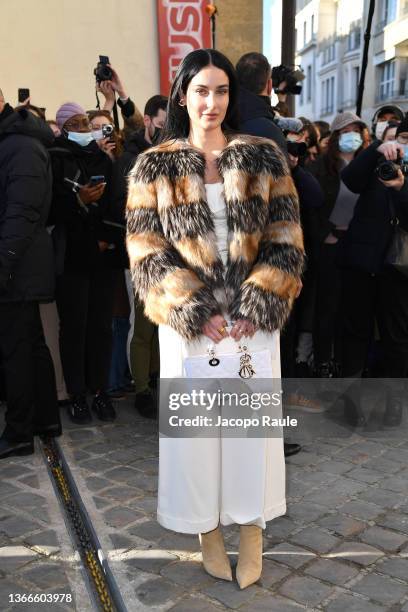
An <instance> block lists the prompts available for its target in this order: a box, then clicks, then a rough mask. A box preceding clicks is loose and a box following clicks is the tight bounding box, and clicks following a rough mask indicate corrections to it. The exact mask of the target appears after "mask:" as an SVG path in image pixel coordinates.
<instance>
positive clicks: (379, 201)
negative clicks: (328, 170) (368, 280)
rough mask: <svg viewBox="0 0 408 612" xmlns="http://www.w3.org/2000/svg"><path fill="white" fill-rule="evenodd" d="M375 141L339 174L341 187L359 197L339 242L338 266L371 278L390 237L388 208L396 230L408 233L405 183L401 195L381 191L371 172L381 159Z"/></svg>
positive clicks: (380, 264)
mask: <svg viewBox="0 0 408 612" xmlns="http://www.w3.org/2000/svg"><path fill="white" fill-rule="evenodd" d="M380 144H381V142H380V141H378V140H377V141H375V142H373V144H371V145H370V146H369V147H368V148H367V149H365V151H362V152H361V153H360V154H359V155H358V156H357V157H356V158H355V159H354V160H353V161H351V162H350V163H349V164H348V166H347V167H346V168H344V170H343V172H342V173H341V178H342V180H343V182H344V184H345V185H346V186H347V187H348V188H349V189H350V191H352V192H353V193H359V194H360V197H359V199H358V200H357V204H356V208H355V210H354V216H353V219H352V221H351V223H350V226H349V229H348V231H347V233H346V235H345V237H344V239H343V244H342V250H341V263H343V265H345V266H348V267H353V268H358V269H360V270H364V271H366V272H370V273H372V274H375V273H377V272H380V271H381V270H382V269H383V265H384V259H385V255H386V252H387V248H388V246H389V244H390V240H391V237H392V225H391V218H392V215H391V208H390V202H392V203H393V205H394V208H395V212H396V214H397V216H398V218H399V221H400V226H401V227H402V228H404V229H405V230H407V231H408V182H407V179H405V183H404V186H403V188H402V189H401V191H396V190H395V189H392V188H389V187H385V185H383V184H382V183H381V182H380V181H379V180H378V179H377V177H376V175H375V173H374V170H375V168H376V167H377V165H378V163H379V161H380V159H381V155H380V154H379V153H377V148H378V147H379V145H380Z"/></svg>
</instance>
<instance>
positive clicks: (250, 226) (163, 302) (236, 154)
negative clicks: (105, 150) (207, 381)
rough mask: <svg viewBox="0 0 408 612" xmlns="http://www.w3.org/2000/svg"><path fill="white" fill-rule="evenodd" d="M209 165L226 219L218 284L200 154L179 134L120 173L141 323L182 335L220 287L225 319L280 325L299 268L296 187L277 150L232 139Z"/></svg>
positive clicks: (193, 333) (216, 305)
mask: <svg viewBox="0 0 408 612" xmlns="http://www.w3.org/2000/svg"><path fill="white" fill-rule="evenodd" d="M217 163H218V169H219V173H220V176H221V177H222V180H223V182H224V198H225V204H226V211H227V223H228V245H229V255H228V262H227V269H226V273H225V280H224V277H223V273H224V268H223V264H222V261H221V258H220V255H219V253H218V252H217V247H216V238H215V234H214V222H213V218H212V213H211V211H210V208H209V206H208V204H207V201H206V190H205V184H204V171H205V159H204V156H203V154H202V153H201V152H200V151H198V150H197V149H195V148H194V147H192V146H191V145H190V144H188V143H187V142H186V141H184V140H177V141H169V142H168V143H162V144H160V145H158V146H156V147H154V148H151V149H149V150H148V151H146V152H145V153H143V154H141V155H140V156H139V157H138V159H137V161H136V164H135V166H134V168H133V170H132V172H131V173H130V177H129V195H128V200H127V249H128V253H129V258H130V267H131V271H132V277H133V282H134V286H135V290H136V293H137V294H138V295H139V298H140V299H141V300H142V301H143V302H144V304H145V313H146V315H147V316H148V317H149V319H151V321H153V322H154V323H156V324H166V325H170V326H171V327H173V328H174V329H175V330H176V331H177V332H178V333H179V334H181V335H182V336H183V337H184V338H186V339H189V340H191V339H193V338H195V337H197V336H199V335H200V334H201V329H202V327H203V325H204V323H205V322H206V321H208V319H209V318H210V317H211V316H213V315H215V314H221V313H222V311H223V310H224V308H225V305H223V304H222V303H220V301H219V299H218V294H219V289H221V288H223V287H225V288H226V294H227V300H228V304H227V311H228V313H229V316H230V317H231V318H232V319H240V318H246V319H249V320H250V321H252V322H253V323H254V324H255V326H256V327H257V328H258V329H261V330H263V331H267V332H272V331H274V330H277V329H281V328H282V327H283V325H284V323H285V321H286V320H287V318H288V316H289V313H290V310H291V307H292V305H293V301H294V299H295V296H296V293H297V290H298V288H299V285H300V276H301V273H302V270H303V263H304V248H303V234H302V229H301V226H300V222H299V204H298V197H297V192H296V189H295V186H294V184H293V181H292V178H291V175H290V172H289V169H288V166H287V163H286V160H285V159H284V157H283V155H282V153H281V152H280V150H279V149H278V147H277V146H276V145H275V144H274V143H273V142H272V141H271V140H267V139H265V138H258V137H254V136H240V135H238V136H232V137H230V139H229V142H228V144H227V146H226V148H225V149H224V150H223V152H222V153H221V155H220V156H219V158H218V160H217ZM224 294H225V292H224Z"/></svg>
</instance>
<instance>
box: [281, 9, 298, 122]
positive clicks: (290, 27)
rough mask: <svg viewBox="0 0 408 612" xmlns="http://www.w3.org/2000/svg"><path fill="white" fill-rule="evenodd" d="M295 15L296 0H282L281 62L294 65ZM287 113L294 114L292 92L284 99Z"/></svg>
mask: <svg viewBox="0 0 408 612" xmlns="http://www.w3.org/2000/svg"><path fill="white" fill-rule="evenodd" d="M295 16H296V0H282V64H284V65H285V66H294V64H295ZM286 104H287V105H288V107H289V115H290V116H291V117H293V116H294V113H295V100H294V98H293V95H292V94H289V95H288V97H287V99H286Z"/></svg>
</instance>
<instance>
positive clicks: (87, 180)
mask: <svg viewBox="0 0 408 612" xmlns="http://www.w3.org/2000/svg"><path fill="white" fill-rule="evenodd" d="M56 120H57V124H58V127H59V128H60V130H61V134H62V135H61V136H60V137H59V138H56V140H55V146H54V147H53V148H51V149H50V153H51V157H52V166H53V179H54V180H53V199H52V209H51V218H50V220H49V223H51V224H53V225H55V228H54V230H53V239H54V247H55V252H56V259H57V275H58V276H57V306H58V312H59V316H60V349H61V361H62V366H63V370H64V377H65V382H66V386H67V390H68V393H69V395H70V398H71V405H70V406H69V409H68V414H69V417H70V418H71V420H72V421H73V422H74V423H80V424H81V423H89V422H90V421H91V419H92V417H91V413H90V410H89V407H88V404H87V400H86V393H87V391H88V390H89V391H91V392H92V393H93V394H94V400H93V405H92V409H93V410H94V412H95V413H96V414H97V416H98V418H99V419H101V420H103V421H113V420H114V419H115V416H116V415H115V410H114V408H113V406H112V404H111V401H110V399H109V397H108V396H107V394H106V390H107V388H108V376H109V366H110V359H111V344H112V309H113V294H114V287H115V283H116V276H117V271H116V270H115V269H114V266H113V265H112V258H114V252H115V249H114V244H113V243H114V242H115V232H114V231H113V228H112V227H111V226H109V225H107V224H106V223H105V221H106V220H107V217H108V216H109V213H110V210H109V209H110V183H111V174H112V162H111V160H110V159H109V157H108V156H107V155H106V154H105V153H104V152H103V151H102V150H101V149H100V148H99V147H98V145H97V144H96V142H95V140H94V138H93V136H92V132H91V124H90V122H89V119H88V116H87V114H86V112H85V110H84V109H83V108H82V107H81V106H80V105H79V104H76V103H73V102H72V103H67V104H64V105H62V106H61V107H60V108H59V110H58V111H57V117H56Z"/></svg>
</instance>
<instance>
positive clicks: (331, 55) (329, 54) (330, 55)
mask: <svg viewBox="0 0 408 612" xmlns="http://www.w3.org/2000/svg"><path fill="white" fill-rule="evenodd" d="M335 57H336V47H335V44H334V43H331V45H329V46H328V47H326V48H325V50H324V51H323V62H322V64H323V65H325V64H329V63H330V62H332V61H333V60H334V59H335Z"/></svg>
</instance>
